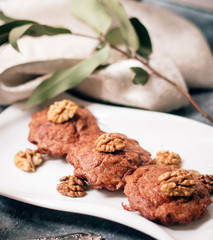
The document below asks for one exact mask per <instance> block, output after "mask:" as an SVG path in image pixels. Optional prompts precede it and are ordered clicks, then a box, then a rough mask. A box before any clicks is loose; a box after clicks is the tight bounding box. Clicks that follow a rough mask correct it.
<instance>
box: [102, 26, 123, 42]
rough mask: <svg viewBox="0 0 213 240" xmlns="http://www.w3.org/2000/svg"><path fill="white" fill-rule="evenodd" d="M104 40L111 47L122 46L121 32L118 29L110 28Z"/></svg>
mask: <svg viewBox="0 0 213 240" xmlns="http://www.w3.org/2000/svg"><path fill="white" fill-rule="evenodd" d="M106 40H107V41H108V42H109V43H111V44H112V45H121V44H124V40H123V37H122V35H121V31H120V29H119V28H118V27H116V28H112V29H111V30H110V31H109V32H108V33H107V35H106Z"/></svg>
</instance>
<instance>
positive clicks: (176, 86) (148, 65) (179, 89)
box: [72, 33, 213, 123]
mask: <svg viewBox="0 0 213 240" xmlns="http://www.w3.org/2000/svg"><path fill="white" fill-rule="evenodd" d="M72 34H73V35H76V36H80V37H85V38H90V39H94V40H101V41H104V42H106V43H107V44H109V45H110V47H111V48H112V49H114V50H116V51H117V52H120V53H121V54H123V55H124V56H126V57H127V58H133V59H136V60H138V61H140V62H141V63H142V64H144V65H145V66H146V67H147V68H148V69H149V70H150V71H151V72H152V73H153V74H155V75H156V76H158V77H160V78H161V79H163V80H165V81H166V82H168V83H169V84H171V85H172V86H174V87H175V88H176V89H177V90H178V91H179V92H180V93H182V94H183V95H184V96H185V97H186V98H187V99H188V101H189V102H190V103H191V104H192V105H193V107H194V108H195V109H196V110H197V111H198V112H199V113H200V114H201V115H202V116H203V117H205V118H206V119H208V120H209V121H210V122H212V123H213V118H212V117H211V116H209V115H208V114H207V113H205V112H204V111H203V110H202V109H201V108H200V107H199V106H198V105H197V103H196V102H195V101H194V100H193V98H192V97H191V95H190V94H189V93H188V92H187V91H185V90H184V89H183V88H181V87H180V86H179V85H178V84H176V83H175V82H173V81H171V80H170V79H169V78H167V77H166V76H164V75H163V74H161V73H159V72H158V71H157V70H155V69H154V68H153V67H151V66H150V64H149V61H148V60H147V59H144V58H142V57H141V56H139V55H138V54H137V53H134V54H131V53H129V52H126V51H124V50H122V49H121V48H119V47H117V46H115V45H113V44H111V43H109V42H108V41H107V40H106V39H105V38H104V39H103V36H101V38H96V37H93V36H88V35H84V34H79V33H72Z"/></svg>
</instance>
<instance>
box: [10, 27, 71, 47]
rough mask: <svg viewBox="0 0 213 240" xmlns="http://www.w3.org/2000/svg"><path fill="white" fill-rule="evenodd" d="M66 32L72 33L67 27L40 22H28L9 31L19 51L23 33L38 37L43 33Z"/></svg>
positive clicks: (12, 43)
mask: <svg viewBox="0 0 213 240" xmlns="http://www.w3.org/2000/svg"><path fill="white" fill-rule="evenodd" d="M64 33H71V31H70V30H69V29H65V28H55V27H50V26H47V25H41V24H38V23H28V24H24V25H21V26H19V27H15V28H13V29H12V30H11V31H10V33H9V42H10V44H11V45H12V46H13V47H14V48H15V49H16V50H17V51H19V49H18V45H17V41H18V39H19V38H21V37H22V36H23V35H30V36H34V37H36V36H42V35H50V36H52V35H57V34H64Z"/></svg>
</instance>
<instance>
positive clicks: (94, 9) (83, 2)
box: [71, 0, 112, 34]
mask: <svg viewBox="0 0 213 240" xmlns="http://www.w3.org/2000/svg"><path fill="white" fill-rule="evenodd" d="M71 12H72V14H73V15H74V16H75V17H76V18H78V19H79V20H81V21H83V22H84V23H86V24H88V25H89V26H90V27H91V28H93V29H94V30H95V31H96V32H98V33H99V34H106V32H107V31H108V29H109V27H110V25H111V21H112V19H111V16H110V15H109V14H108V13H107V11H106V10H105V8H104V7H103V6H102V4H101V3H100V2H99V0H71Z"/></svg>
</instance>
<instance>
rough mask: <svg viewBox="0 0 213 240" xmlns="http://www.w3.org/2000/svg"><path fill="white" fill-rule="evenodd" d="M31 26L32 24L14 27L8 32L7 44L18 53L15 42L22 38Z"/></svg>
mask: <svg viewBox="0 0 213 240" xmlns="http://www.w3.org/2000/svg"><path fill="white" fill-rule="evenodd" d="M31 26H32V23H29V24H25V25H22V26H20V27H16V28H14V29H12V30H11V31H10V33H9V42H10V44H11V45H12V46H13V47H14V48H15V49H16V50H17V51H19V48H18V45H17V40H18V39H19V38H20V37H21V36H23V35H24V34H25V33H26V31H27V30H28V29H29V28H30V27H31Z"/></svg>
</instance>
